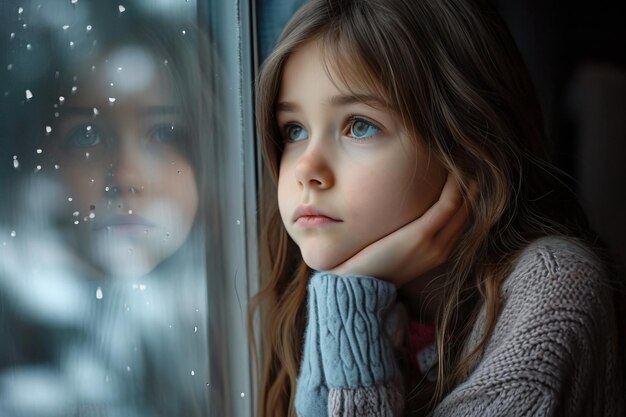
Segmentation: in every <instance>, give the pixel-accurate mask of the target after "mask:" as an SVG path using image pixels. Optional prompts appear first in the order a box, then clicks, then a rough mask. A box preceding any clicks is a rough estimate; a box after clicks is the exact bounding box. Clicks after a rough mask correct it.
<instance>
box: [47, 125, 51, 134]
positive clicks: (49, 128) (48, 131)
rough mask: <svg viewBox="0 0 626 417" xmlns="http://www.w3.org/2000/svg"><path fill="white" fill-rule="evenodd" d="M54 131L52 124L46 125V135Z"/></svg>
mask: <svg viewBox="0 0 626 417" xmlns="http://www.w3.org/2000/svg"><path fill="white" fill-rule="evenodd" d="M50 133H52V128H51V127H50V126H46V135H49V134H50Z"/></svg>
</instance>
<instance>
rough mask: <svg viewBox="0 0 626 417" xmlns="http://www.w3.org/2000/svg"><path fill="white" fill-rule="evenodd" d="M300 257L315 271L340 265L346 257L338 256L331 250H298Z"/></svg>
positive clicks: (326, 269) (327, 269)
mask: <svg viewBox="0 0 626 417" xmlns="http://www.w3.org/2000/svg"><path fill="white" fill-rule="evenodd" d="M300 253H301V255H302V259H303V260H304V263H305V264H307V266H308V267H309V268H311V269H313V270H315V271H330V270H332V269H333V268H336V267H337V266H339V265H341V264H342V263H343V262H344V261H345V260H346V259H347V258H345V259H344V258H342V257H341V256H338V255H339V254H338V253H333V252H332V251H329V250H328V249H327V250H324V251H307V250H300Z"/></svg>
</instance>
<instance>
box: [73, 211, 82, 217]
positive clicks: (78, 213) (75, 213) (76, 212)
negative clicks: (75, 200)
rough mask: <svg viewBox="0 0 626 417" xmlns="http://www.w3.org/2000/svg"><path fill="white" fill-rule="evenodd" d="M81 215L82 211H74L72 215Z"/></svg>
mask: <svg viewBox="0 0 626 417" xmlns="http://www.w3.org/2000/svg"><path fill="white" fill-rule="evenodd" d="M79 215H80V212H78V211H75V212H74V213H72V216H74V217H78V216H79Z"/></svg>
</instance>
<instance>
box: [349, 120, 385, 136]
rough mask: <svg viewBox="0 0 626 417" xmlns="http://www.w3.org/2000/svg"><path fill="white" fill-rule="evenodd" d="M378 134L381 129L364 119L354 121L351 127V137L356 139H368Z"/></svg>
mask: <svg viewBox="0 0 626 417" xmlns="http://www.w3.org/2000/svg"><path fill="white" fill-rule="evenodd" d="M378 132H380V129H379V128H378V127H377V126H375V125H374V124H372V123H370V122H368V121H366V120H363V119H353V121H352V124H351V125H350V136H352V137H353V138H355V139H367V138H370V137H372V136H374V135H376V134H377V133H378Z"/></svg>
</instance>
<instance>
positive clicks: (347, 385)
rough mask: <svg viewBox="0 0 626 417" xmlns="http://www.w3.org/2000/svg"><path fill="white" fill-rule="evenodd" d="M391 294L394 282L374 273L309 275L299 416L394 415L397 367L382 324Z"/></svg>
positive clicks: (397, 400)
mask: <svg viewBox="0 0 626 417" xmlns="http://www.w3.org/2000/svg"><path fill="white" fill-rule="evenodd" d="M395 295H396V291H395V287H394V286H393V285H392V284H390V283H388V282H385V281H381V280H378V279H375V278H370V277H363V276H349V277H340V276H337V275H334V274H330V273H320V272H318V273H315V274H314V275H313V276H312V277H311V280H310V283H309V287H308V323H307V328H306V332H305V341H304V352H303V358H302V364H301V369H300V375H299V377H298V386H297V391H296V402H295V405H296V410H297V413H298V415H299V416H301V417H320V416H327V415H330V416H343V415H359V416H370V415H372V416H374V415H375V416H381V415H388V416H393V415H396V412H395V410H398V409H399V404H400V403H401V396H400V394H399V390H398V389H397V387H396V386H395V385H394V380H397V379H398V377H399V372H398V369H397V366H396V363H395V358H394V354H393V348H392V346H391V342H390V340H389V339H388V337H387V335H386V333H385V331H384V327H383V326H384V320H385V314H386V312H387V310H388V309H389V307H390V306H391V305H392V303H393V301H394V300H395Z"/></svg>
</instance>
